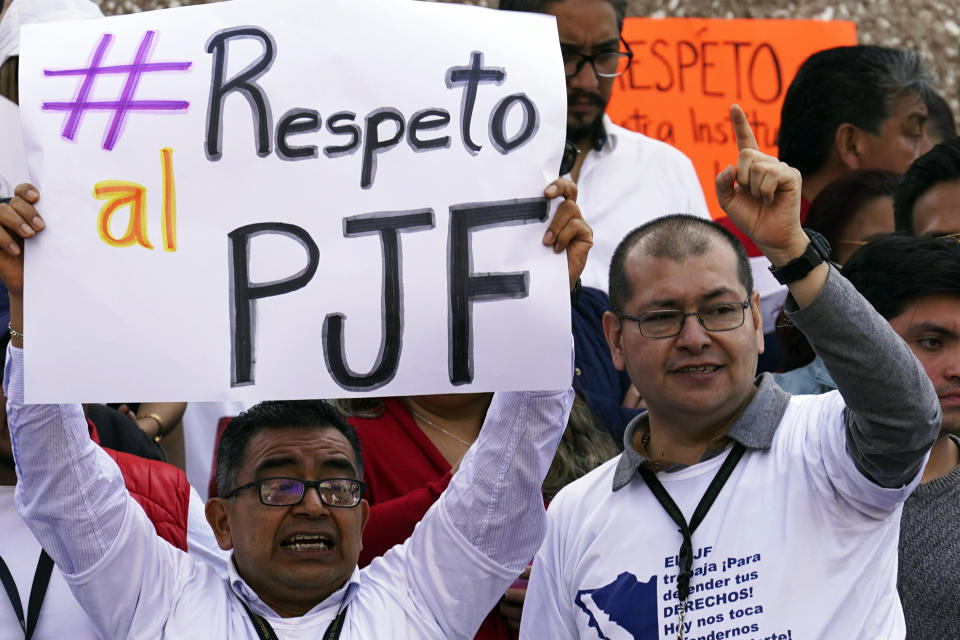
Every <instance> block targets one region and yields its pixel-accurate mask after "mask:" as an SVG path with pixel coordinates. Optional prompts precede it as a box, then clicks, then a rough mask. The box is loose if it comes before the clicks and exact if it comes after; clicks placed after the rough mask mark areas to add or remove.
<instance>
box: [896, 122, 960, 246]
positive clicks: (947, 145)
mask: <svg viewBox="0 0 960 640" xmlns="http://www.w3.org/2000/svg"><path fill="white" fill-rule="evenodd" d="M893 210H894V221H895V224H896V227H897V231H901V232H903V233H909V234H912V235H916V236H943V235H950V234H954V233H960V138H957V137H956V136H954V137H953V138H950V139H949V140H945V141H943V142H941V143H940V144H938V145H937V146H935V147H934V148H933V149H931V150H930V153H928V154H926V155H924V156H923V157H922V158H920V159H918V160H917V161H916V162H914V163H913V164H912V165H911V166H910V169H909V170H908V171H907V173H906V175H904V176H903V184H902V185H900V188H899V189H897V195H896V197H895V198H894V203H893Z"/></svg>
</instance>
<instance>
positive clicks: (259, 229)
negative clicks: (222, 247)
mask: <svg viewBox="0 0 960 640" xmlns="http://www.w3.org/2000/svg"><path fill="white" fill-rule="evenodd" d="M266 233H273V234H277V235H284V236H287V237H289V238H292V239H293V240H295V241H297V242H298V243H300V244H301V245H302V246H303V248H304V249H306V251H307V265H306V266H305V267H304V268H303V269H302V270H300V271H299V272H297V273H295V274H293V275H292V276H290V277H288V278H284V279H282V280H275V281H273V282H263V283H254V282H250V255H249V251H250V238H253V237H254V236H258V235H261V234H266ZM227 236H228V237H229V238H230V244H229V249H228V252H229V267H230V276H231V277H230V284H231V288H230V331H231V335H232V338H233V339H232V341H231V344H232V347H233V348H232V351H231V354H230V357H231V367H230V370H231V376H230V386H231V387H237V386H241V385H245V384H251V383H253V362H254V357H253V349H254V331H253V329H254V311H255V310H254V301H255V300H258V299H260V298H269V297H271V296H279V295H281V294H284V293H290V292H291V291H296V290H297V289H301V288H303V287H305V286H306V284H307V283H308V282H310V279H311V278H312V277H313V275H314V274H315V273H316V272H317V265H318V264H319V262H320V250H319V249H317V244H316V243H315V242H314V241H313V239H312V238H311V237H310V234H308V233H307V232H306V231H305V230H303V229H302V228H300V227H297V226H295V225H292V224H285V223H282V222H261V223H257V224H249V225H246V226H243V227H239V228H237V229H234V230H233V231H231V232H230V233H229V234H227Z"/></svg>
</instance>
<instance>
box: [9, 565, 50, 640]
mask: <svg viewBox="0 0 960 640" xmlns="http://www.w3.org/2000/svg"><path fill="white" fill-rule="evenodd" d="M51 573H53V560H51V559H50V556H48V555H47V552H46V551H43V550H42V549H41V550H40V559H39V560H38V561H37V570H36V571H35V572H34V574H33V586H32V587H30V602H29V604H27V618H26V620H24V618H23V604H22V603H21V601H20V592H19V591H18V590H17V583H16V582H14V580H13V576H12V575H10V569H8V568H7V563H6V562H4V561H3V558H0V582H3V588H4V589H6V591H7V597H8V598H10V604H12V605H13V611H14V613H16V614H17V621H18V622H19V623H20V627H21V628H22V629H23V637H24V640H30V638H32V637H33V632H34V631H36V630H37V620H38V619H39V618H40V607H42V606H43V598H44V596H46V595H47V586H48V585H49V584H50V574H51Z"/></svg>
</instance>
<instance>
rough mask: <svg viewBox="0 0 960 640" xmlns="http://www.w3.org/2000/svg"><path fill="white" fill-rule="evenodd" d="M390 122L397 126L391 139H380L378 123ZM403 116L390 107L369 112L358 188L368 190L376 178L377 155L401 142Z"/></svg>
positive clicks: (364, 131) (364, 132)
mask: <svg viewBox="0 0 960 640" xmlns="http://www.w3.org/2000/svg"><path fill="white" fill-rule="evenodd" d="M387 120H392V121H393V122H394V123H395V124H396V125H397V130H396V131H395V132H394V134H393V137H391V138H390V139H388V140H381V139H380V123H382V122H384V121H387ZM403 128H404V127H403V114H402V113H400V112H399V111H397V110H396V109H394V108H392V107H384V108H382V109H377V110H376V111H371V112H370V115H368V116H367V122H366V125H365V127H364V130H363V164H362V165H361V167H360V187H361V188H363V189H369V188H370V187H371V186H373V181H374V179H375V178H376V177H377V154H378V153H383V152H384V151H386V150H387V149H389V148H391V147H395V146H397V143H398V142H400V141H401V140H403Z"/></svg>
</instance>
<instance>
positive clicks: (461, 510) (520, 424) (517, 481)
mask: <svg viewBox="0 0 960 640" xmlns="http://www.w3.org/2000/svg"><path fill="white" fill-rule="evenodd" d="M572 404H573V391H572V390H571V389H567V390H564V391H557V392H526V391H525V392H501V393H497V394H495V395H494V397H493V401H492V402H491V403H490V408H489V409H488V410H487V418H486V420H485V421H484V425H483V429H481V431H480V437H479V438H477V441H476V443H474V445H473V447H471V449H470V451H469V452H468V453H467V455H466V456H465V457H464V459H463V462H462V463H461V465H460V470H459V471H458V472H457V473H456V474H455V475H454V476H453V479H452V480H451V482H450V486H449V487H448V488H447V490H446V492H445V493H444V496H443V502H444V507H445V509H446V511H447V513H448V514H449V516H450V520H451V521H452V522H453V524H454V526H455V527H456V528H457V529H458V530H459V531H460V533H461V534H462V535H463V536H464V537H465V538H466V539H467V540H468V541H469V542H470V543H471V544H472V545H473V546H474V547H476V548H477V549H479V550H480V551H481V552H482V553H483V554H484V555H486V556H487V557H489V558H491V559H493V560H494V561H496V562H497V563H498V564H500V565H502V566H506V567H516V568H517V572H518V573H519V571H520V570H521V569H522V568H523V567H524V566H526V564H527V562H529V560H530V558H531V557H533V554H534V553H535V552H536V550H537V548H538V547H539V546H540V542H541V541H542V540H543V535H544V533H545V531H546V519H545V514H544V510H543V498H542V496H541V493H540V487H541V485H542V483H543V478H544V477H545V476H546V473H547V470H548V469H549V468H550V463H551V461H552V460H553V456H554V453H555V452H556V449H557V444H558V443H559V441H560V437H561V436H562V435H563V430H564V428H565V426H566V423H567V416H568V415H569V413H570V406H571V405H572Z"/></svg>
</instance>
